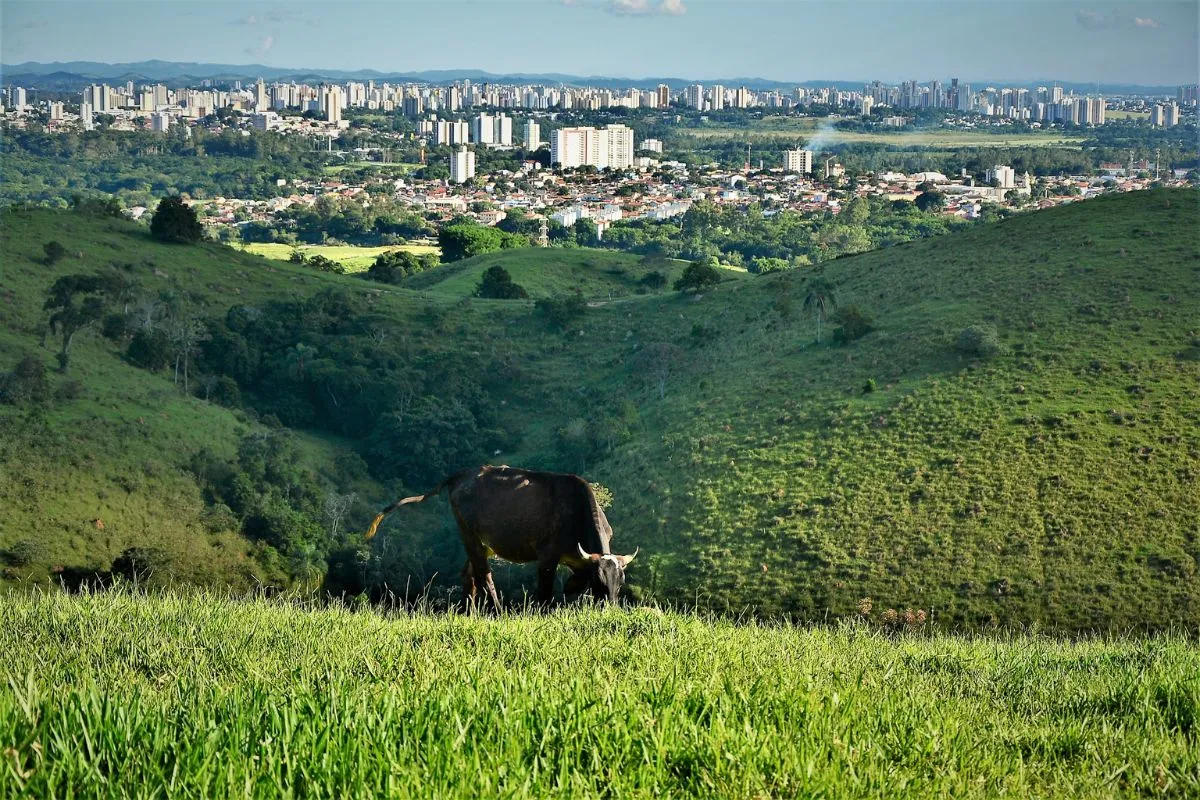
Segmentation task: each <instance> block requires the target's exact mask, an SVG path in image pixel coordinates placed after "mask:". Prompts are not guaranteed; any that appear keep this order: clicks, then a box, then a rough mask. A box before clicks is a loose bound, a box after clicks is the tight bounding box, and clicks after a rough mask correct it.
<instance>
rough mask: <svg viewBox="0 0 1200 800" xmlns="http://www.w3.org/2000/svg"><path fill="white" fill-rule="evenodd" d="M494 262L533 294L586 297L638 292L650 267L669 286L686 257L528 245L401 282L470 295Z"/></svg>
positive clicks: (735, 273) (737, 273)
mask: <svg viewBox="0 0 1200 800" xmlns="http://www.w3.org/2000/svg"><path fill="white" fill-rule="evenodd" d="M494 266H501V267H504V268H505V269H506V270H508V272H509V274H510V275H512V279H513V281H514V282H515V283H517V284H518V285H520V286H522V287H524V289H525V291H527V292H529V296H530V297H532V298H535V299H536V298H539V297H552V296H555V295H565V294H568V293H570V292H572V291H575V290H579V291H580V292H582V293H583V295H584V297H587V298H593V299H609V298H614V297H625V296H628V295H632V294H636V293H637V292H638V290H639V283H638V282H639V281H640V280H641V279H642V278H644V277H645V276H646V275H647V274H648V273H650V272H654V271H658V272H661V273H662V274H663V275H664V276H665V277H666V279H667V285H668V286H670V284H671V283H673V282H674V281H675V280H676V279H677V278H678V277H679V276H680V275H681V274H682V273H683V270H684V268H685V267H686V266H687V262H685V261H678V260H672V259H659V260H655V261H653V262H650V261H647V260H645V259H643V258H642V257H640V256H636V255H633V254H631V253H623V252H620V251H617V250H598V249H592V248H586V247H579V248H565V249H564V248H540V247H526V248H521V249H517V250H502V251H500V252H497V253H487V254H486V255H482V256H476V257H474V258H468V259H465V260H463V261H457V262H454V263H452V264H444V265H442V266H440V267H437V268H435V269H432V270H429V271H427V272H423V273H421V274H420V275H416V276H414V277H412V278H410V279H409V280H407V281H405V283H404V287H405V288H406V289H418V290H423V291H429V292H435V293H437V294H449V295H455V296H458V297H469V296H470V295H472V294H474V292H475V287H476V286H477V285H478V284H479V280H480V278H481V277H482V276H483V273H484V272H486V271H487V270H488V269H490V268H491V267H494ZM728 273H729V277H731V278H733V277H744V276H745V274H746V273H745V271H744V270H742V271H734V270H729V271H728ZM642 291H643V292H644V291H645V290H644V289H643V290H642Z"/></svg>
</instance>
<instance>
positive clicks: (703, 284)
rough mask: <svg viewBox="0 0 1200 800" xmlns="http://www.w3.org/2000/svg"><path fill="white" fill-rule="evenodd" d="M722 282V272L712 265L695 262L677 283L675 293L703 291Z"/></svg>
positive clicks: (689, 265) (688, 266) (685, 270)
mask: <svg viewBox="0 0 1200 800" xmlns="http://www.w3.org/2000/svg"><path fill="white" fill-rule="evenodd" d="M720 282H721V270H720V268H719V267H716V266H713V265H712V264H705V263H702V262H700V261H693V262H692V263H690V264H688V265H687V268H686V269H684V271H683V274H682V275H680V276H679V280H677V281H675V291H677V292H686V291H688V290H692V291H697V292H698V291H701V290H703V289H707V288H708V287H710V286H716V285H717V284H718V283H720Z"/></svg>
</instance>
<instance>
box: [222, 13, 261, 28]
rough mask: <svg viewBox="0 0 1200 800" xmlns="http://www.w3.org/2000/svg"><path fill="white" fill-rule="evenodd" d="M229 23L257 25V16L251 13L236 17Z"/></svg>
mask: <svg viewBox="0 0 1200 800" xmlns="http://www.w3.org/2000/svg"><path fill="white" fill-rule="evenodd" d="M229 24H230V25H257V24H258V17H256V16H255V15H253V14H251V15H250V16H248V17H238V18H237V19H235V20H234V21H233V22H231V23H229Z"/></svg>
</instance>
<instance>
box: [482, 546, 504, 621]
mask: <svg viewBox="0 0 1200 800" xmlns="http://www.w3.org/2000/svg"><path fill="white" fill-rule="evenodd" d="M483 564H484V569H486V570H487V572H485V573H483V591H484V594H485V595H486V596H487V598H488V600H489V601H490V602H491V606H492V610H493V611H495V612H497V613H499V612H500V595H499V593H498V592H497V591H496V584H495V583H494V582H493V581H492V569H491V567H489V566H488V563H487V559H486V558H485V559H484V561H483Z"/></svg>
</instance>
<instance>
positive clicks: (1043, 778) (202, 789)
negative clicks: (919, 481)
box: [0, 593, 1200, 800]
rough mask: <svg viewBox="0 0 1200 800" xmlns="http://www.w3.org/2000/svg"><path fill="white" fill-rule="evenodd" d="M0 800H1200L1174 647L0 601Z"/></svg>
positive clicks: (629, 619) (167, 603)
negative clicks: (1147, 799) (1135, 799)
mask: <svg viewBox="0 0 1200 800" xmlns="http://www.w3.org/2000/svg"><path fill="white" fill-rule="evenodd" d="M0 650H3V652H4V653H6V654H7V655H6V658H5V659H4V661H3V662H2V665H0V741H2V742H3V744H4V748H5V749H4V751H3V761H0V795H2V796H5V797H15V796H24V797H68V796H69V797H80V798H86V797H112V796H145V797H151V796H182V797H206V798H222V797H276V796H284V797H292V796H305V797H372V796H376V797H384V796H387V797H438V798H458V797H462V798H480V797H505V798H556V797H562V798H577V797H621V798H659V797H697V798H718V797H719V798H760V797H829V798H843V797H844V798H888V799H889V800H891V799H894V798H921V799H922V800H923V798H929V797H953V798H992V797H999V796H1007V797H1039V798H1058V797H1062V798H1093V799H1097V798H1109V797H1129V796H1156V797H1157V796H1162V797H1178V798H1184V797H1195V796H1197V794H1200V748H1197V747H1196V734H1197V719H1198V717H1200V650H1198V649H1197V647H1196V643H1195V641H1194V640H1192V639H1187V638H1183V637H1179V636H1160V637H1153V638H1148V639H1123V638H1116V639H1098V638H1085V639H1080V640H1074V641H1060V640H1054V639H1050V638H1044V637H1041V636H1031V635H999V636H997V637H995V638H982V637H957V636H944V635H941V636H938V635H932V636H931V635H926V634H924V633H921V632H919V631H917V632H912V633H905V632H902V631H901V632H895V633H890V634H885V633H882V632H880V631H879V630H877V629H874V628H873V627H872V626H870V625H868V624H849V625H845V626H842V627H839V628H836V629H823V628H815V629H806V628H797V627H788V626H758V625H754V624H745V625H738V624H734V623H731V622H727V621H726V622H721V621H711V620H706V619H703V618H697V617H692V616H683V615H678V614H674V613H666V614H664V613H661V612H659V611H656V610H654V609H650V608H643V609H634V610H630V611H623V610H612V609H609V610H603V611H595V610H590V609H582V610H563V611H559V612H556V613H554V614H550V615H546V616H538V615H529V616H525V615H519V616H509V617H505V618H502V619H487V618H470V617H459V616H441V615H428V614H420V613H419V614H415V615H412V616H409V615H404V614H400V615H395V616H386V615H381V614H378V613H374V612H370V611H366V612H350V611H346V610H340V609H329V608H327V609H323V610H304V609H303V608H301V607H300V606H295V607H293V606H288V605H285V604H283V603H278V602H274V603H269V602H262V601H258V602H238V601H234V600H229V599H224V598H222V597H219V596H213V595H200V596H180V595H168V596H161V597H148V598H146V597H136V596H130V595H128V594H107V595H83V596H67V595H64V594H62V593H49V594H26V595H9V596H7V597H4V598H3V602H2V603H0Z"/></svg>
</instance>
